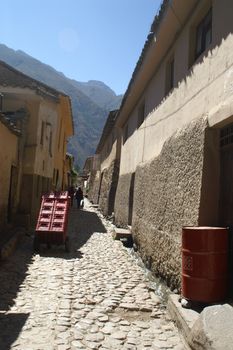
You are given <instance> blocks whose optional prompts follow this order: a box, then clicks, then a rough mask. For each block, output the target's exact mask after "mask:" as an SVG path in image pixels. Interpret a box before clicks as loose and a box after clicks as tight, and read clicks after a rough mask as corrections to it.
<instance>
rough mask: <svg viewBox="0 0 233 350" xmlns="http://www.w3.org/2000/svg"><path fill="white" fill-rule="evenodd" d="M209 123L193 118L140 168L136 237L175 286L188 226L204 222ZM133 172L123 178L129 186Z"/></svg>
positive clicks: (155, 269)
mask: <svg viewBox="0 0 233 350" xmlns="http://www.w3.org/2000/svg"><path fill="white" fill-rule="evenodd" d="M206 128H207V123H206V121H205V120H204V119H201V120H198V121H196V122H192V123H190V124H189V126H187V127H185V128H183V129H182V130H181V131H179V132H177V133H176V134H175V135H173V136H172V137H171V138H170V139H169V140H168V141H167V142H166V143H165V144H164V146H163V149H162V152H161V154H160V155H159V156H158V157H157V158H155V159H154V160H152V161H151V162H149V163H146V164H144V165H142V166H140V167H138V168H137V170H136V177H135V193H134V210H133V227H132V231H133V237H134V241H135V243H136V244H137V245H138V248H139V251H140V254H141V256H142V258H143V260H144V262H146V263H147V265H148V266H149V268H151V270H152V271H153V272H154V273H155V274H156V275H159V276H161V277H163V278H164V279H165V280H166V281H167V283H168V285H170V286H171V287H173V288H179V287H180V273H181V231H182V226H184V225H198V223H199V208H200V199H201V191H202V172H203V164H204V144H205V134H206ZM127 178H128V177H125V178H124V182H123V181H122V180H123V179H121V182H122V183H123V184H125V188H126V187H127V185H126V182H127V184H128V183H129V181H127V180H126V179H127ZM119 197H120V194H118V198H119ZM124 201H125V203H126V199H125V198H123V199H122V201H121V205H123V203H124ZM125 210H126V209H125Z"/></svg>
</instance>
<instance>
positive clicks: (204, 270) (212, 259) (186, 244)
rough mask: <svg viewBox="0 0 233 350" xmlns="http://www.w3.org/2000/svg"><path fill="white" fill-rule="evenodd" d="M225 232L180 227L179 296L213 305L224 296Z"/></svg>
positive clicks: (226, 276)
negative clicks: (180, 279) (180, 272)
mask: <svg viewBox="0 0 233 350" xmlns="http://www.w3.org/2000/svg"><path fill="white" fill-rule="evenodd" d="M227 288H228V229H226V228H223V227H204V226H200V227H191V226H190V227H188V226H186V227H183V229H182V295H183V297H184V298H186V299H188V300H192V301H197V302H203V303H212V302H217V301H221V300H223V299H225V298H226V296H227Z"/></svg>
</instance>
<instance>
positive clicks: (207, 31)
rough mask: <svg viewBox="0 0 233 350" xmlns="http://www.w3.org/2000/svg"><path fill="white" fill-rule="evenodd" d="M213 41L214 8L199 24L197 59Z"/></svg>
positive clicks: (197, 31)
mask: <svg viewBox="0 0 233 350" xmlns="http://www.w3.org/2000/svg"><path fill="white" fill-rule="evenodd" d="M211 42H212V9H210V10H209V12H208V13H207V15H206V16H205V17H204V18H203V19H202V21H201V22H200V23H199V25H198V26H197V30H196V48H195V59H197V58H198V57H199V56H200V55H201V54H202V52H204V51H205V50H206V49H207V47H208V46H209V45H210V44H211Z"/></svg>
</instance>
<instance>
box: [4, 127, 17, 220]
mask: <svg viewBox="0 0 233 350" xmlns="http://www.w3.org/2000/svg"><path fill="white" fill-rule="evenodd" d="M17 145H18V137H17V136H16V135H15V134H13V133H12V132H11V131H10V130H9V129H8V128H7V127H6V126H5V125H4V124H2V122H1V121H0V164H1V168H0V169H1V171H0V227H1V226H2V225H3V224H5V223H6V220H7V206H8V196H9V188H10V175H11V166H12V165H17Z"/></svg>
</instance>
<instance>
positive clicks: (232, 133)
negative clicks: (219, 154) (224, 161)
mask: <svg viewBox="0 0 233 350" xmlns="http://www.w3.org/2000/svg"><path fill="white" fill-rule="evenodd" d="M232 144H233V124H230V125H228V126H226V127H225V128H223V129H221V130H220V147H221V148H223V147H226V146H228V145H232Z"/></svg>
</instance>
